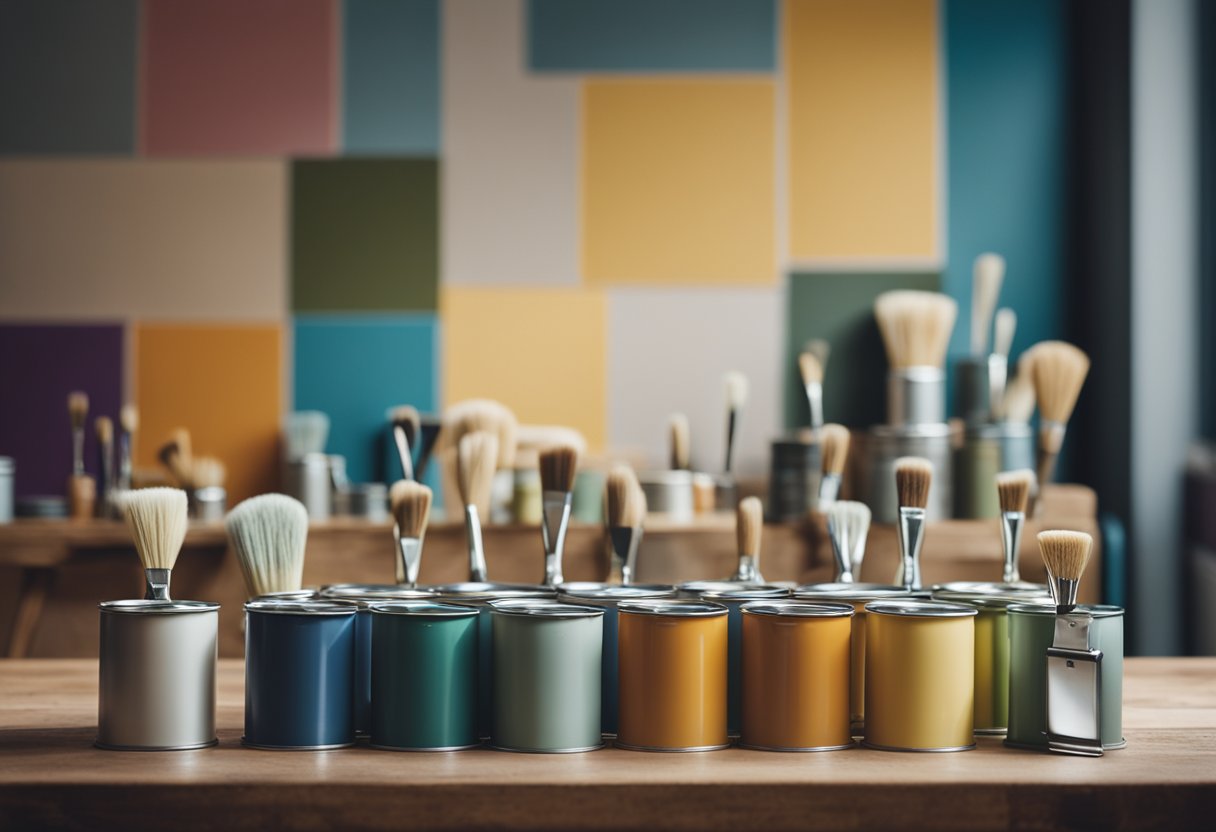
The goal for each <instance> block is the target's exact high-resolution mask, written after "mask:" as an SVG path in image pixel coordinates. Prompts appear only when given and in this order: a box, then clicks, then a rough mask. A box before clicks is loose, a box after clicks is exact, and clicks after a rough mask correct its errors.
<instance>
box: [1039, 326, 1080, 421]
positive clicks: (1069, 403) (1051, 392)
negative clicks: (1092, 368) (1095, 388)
mask: <svg viewBox="0 0 1216 832" xmlns="http://www.w3.org/2000/svg"><path fill="white" fill-rule="evenodd" d="M1024 359H1025V360H1026V362H1027V366H1028V368H1029V370H1030V378H1031V380H1032V381H1033V383H1034V391H1035V397H1036V398H1037V399H1038V403H1039V413H1040V414H1041V415H1042V417H1043V418H1044V419H1046V420H1047V421H1050V422H1059V423H1065V422H1067V421H1068V419H1069V418H1070V417H1071V416H1072V411H1073V408H1074V407H1076V404H1077V397H1078V396H1080V394H1081V387H1082V386H1083V385H1084V384H1085V377H1086V376H1087V375H1088V374H1089V356H1088V355H1086V354H1085V351H1084V350H1082V349H1080V348H1079V347H1076V346H1073V345H1072V344H1069V343H1067V342H1065V341H1041V342H1040V343H1038V344H1035V345H1034V346H1033V347H1031V348H1030V349H1029V350H1027V355H1026V356H1024Z"/></svg>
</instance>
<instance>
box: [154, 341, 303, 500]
mask: <svg viewBox="0 0 1216 832" xmlns="http://www.w3.org/2000/svg"><path fill="white" fill-rule="evenodd" d="M282 377H283V374H282V332H281V330H280V328H279V327H278V326H258V325H249V326H202V325H200V326H176V325H153V324H143V325H140V326H138V327H136V329H135V380H136V401H137V402H138V404H139V410H140V433H139V437H138V445H137V448H136V458H137V461H138V463H139V464H140V465H141V466H154V465H156V464H157V462H156V451H157V448H158V447H159V446H160V445H161V443H162V442H164V441H165V439H166V438H168V434H169V431H171V430H173V429H174V428H178V427H185V428H189V430H190V433H191V436H192V440H193V444H194V453H195V454H196V455H201V454H206V455H210V456H216V457H219V458H220V459H221V460H223V462H224V464H225V465H227V466H228V483H227V485H228V505H229V506H230V507H231V506H233V505H235V504H236V503H237V502H239V501H241V500H243V499H245V498H246V497H249V496H252V495H254V494H259V493H262V492H265V491H272V490H275V489H276V488H277V482H278V455H279V451H278V448H279V445H278V437H279V425H280V422H281V408H282V400H283V399H282Z"/></svg>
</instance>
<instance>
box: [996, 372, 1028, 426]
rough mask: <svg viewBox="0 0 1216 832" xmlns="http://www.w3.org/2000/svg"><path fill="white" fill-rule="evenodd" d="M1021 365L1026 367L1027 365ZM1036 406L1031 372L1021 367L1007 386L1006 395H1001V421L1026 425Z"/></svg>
mask: <svg viewBox="0 0 1216 832" xmlns="http://www.w3.org/2000/svg"><path fill="white" fill-rule="evenodd" d="M1019 366H1020V368H1025V367H1026V366H1027V365H1024V364H1023V365H1019ZM1034 406H1035V395H1034V382H1032V381H1031V380H1030V373H1029V372H1027V371H1026V370H1025V369H1019V372H1018V374H1017V375H1016V376H1014V377H1013V380H1012V381H1010V382H1009V384H1008V385H1007V386H1006V387H1005V395H1004V396H1002V397H1001V412H1000V413H999V414H998V416H999V418H1000V420H1001V421H1004V422H1012V423H1014V424H1019V425H1024V424H1026V423H1027V422H1029V421H1030V417H1031V416H1033V415H1034Z"/></svg>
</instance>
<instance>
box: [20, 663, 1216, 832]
mask: <svg viewBox="0 0 1216 832" xmlns="http://www.w3.org/2000/svg"><path fill="white" fill-rule="evenodd" d="M1126 670H1127V677H1126V687H1125V692H1124V696H1125V699H1124V727H1125V734H1126V736H1127V740H1128V745H1127V748H1125V749H1123V750H1120V751H1112V752H1108V753H1107V754H1106V755H1105V756H1104V757H1101V758H1098V759H1088V758H1078V757H1064V756H1056V755H1049V754H1042V753H1036V752H1029V751H1014V750H1010V749H1006V748H1004V747H1002V746H1001V744H1000V741H999V740H998V739H995V738H988V737H981V738H980V739H979V747H978V749H977V750H975V751H969V752H962V753H955V754H899V753H890V752H881V751H871V750H866V749H861V748H856V749H851V750H847V751H837V752H824V753H817V754H781V753H772V752H763V751H746V750H742V749H736V748H732V749H729V750H725V751H717V752H708V753H699V754H650V753H644V752H631V751H622V750H619V749H605V750H602V751H595V752H591V753H586V754H571V755H543V754H537V755H532V754H510V753H506V752H498V751H488V750H476V751H464V752H455V753H431V754H428V753H393V752H388V751H376V750H373V749H369V748H366V747H358V748H353V749H345V750H340V751H327V752H268V751H254V750H250V749H245V748H242V747H241V746H240V734H241V721H242V713H243V672H242V665H241V663H240V662H238V661H232V660H225V661H221V663H220V676H219V710H218V726H219V737H220V744H219V746H218V747H216V748H210V749H205V750H201V751H186V752H146V753H141V752H107V751H100V750H97V749H94V748H92V747H91V742H92V740H93V737H94V733H95V726H96V722H97V719H96V712H97V711H96V708H97V699H96V695H97V665H96V662H94V661H90V660H81V659H75V660H25V661H14V660H7V661H0V829H5V830H25V829H40V828H59V829H72V830H103V829H123V830H135V829H169V828H175V829H186V830H216V829H219V830H224V832H240V831H241V830H259V832H261V831H262V830H269V829H293V830H294V829H300V830H314V829H339V830H362V829H368V830H390V829H393V830H402V829H437V830H451V829H499V830H509V829H539V830H572V829H589V830H611V829H644V830H654V829H678V830H718V829H721V830H741V829H764V830H774V831H775V830H784V829H807V830H835V829H840V830H844V829H883V830H929V829H941V830H996V829H1033V830H1056V829H1061V830H1063V829H1104V830H1107V829H1109V830H1123V829H1127V830H1132V829H1135V830H1142V829H1170V830H1173V829H1184V828H1211V826H1210V823H1211V818H1212V817H1213V816H1214V813H1216V695H1214V694H1213V691H1214V690H1216V659H1130V660H1128V662H1127V666H1126Z"/></svg>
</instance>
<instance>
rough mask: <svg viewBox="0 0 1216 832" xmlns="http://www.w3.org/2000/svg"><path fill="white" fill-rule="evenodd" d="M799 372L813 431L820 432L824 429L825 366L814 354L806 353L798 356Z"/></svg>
mask: <svg viewBox="0 0 1216 832" xmlns="http://www.w3.org/2000/svg"><path fill="white" fill-rule="evenodd" d="M798 372H799V374H800V375H801V376H802V386H803V388H804V389H805V390H806V404H807V410H808V412H809V413H810V418H811V430H818V429H819V428H821V427H823V364H822V363H820V361H819V357H818V356H816V355H815V354H814V353H812V352H804V353H802V354H801V355H799V356H798Z"/></svg>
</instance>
